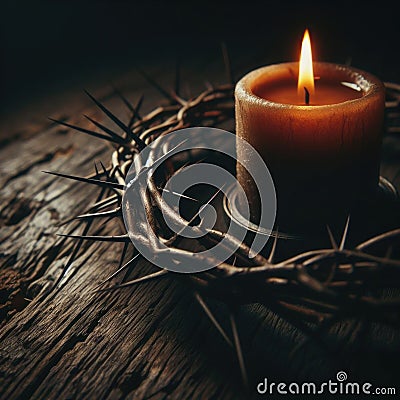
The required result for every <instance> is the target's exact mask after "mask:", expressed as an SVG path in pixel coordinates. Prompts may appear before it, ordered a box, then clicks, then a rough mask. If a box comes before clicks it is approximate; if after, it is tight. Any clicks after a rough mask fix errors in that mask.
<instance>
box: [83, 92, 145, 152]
mask: <svg viewBox="0 0 400 400" xmlns="http://www.w3.org/2000/svg"><path fill="white" fill-rule="evenodd" d="M85 93H86V94H87V95H88V96H89V97H90V99H91V100H92V101H93V102H94V103H95V104H96V105H97V107H99V108H100V110H101V111H103V112H104V114H106V115H107V117H108V118H110V119H111V120H112V121H113V122H114V123H115V124H116V125H118V126H119V127H120V128H121V129H122V130H123V131H124V132H125V133H126V134H127V135H128V137H129V136H130V137H132V139H133V140H134V141H135V143H136V144H137V145H138V147H139V150H143V149H144V148H145V147H146V143H145V142H143V140H142V139H140V138H139V137H138V136H137V135H135V134H134V133H133V132H132V130H131V129H129V127H127V126H126V125H125V124H124V123H123V122H122V121H121V120H119V119H118V118H117V117H116V116H115V115H114V114H113V113H112V112H111V111H110V110H109V109H108V108H106V107H105V106H104V105H103V104H102V103H100V101H98V100H97V99H96V98H95V97H93V96H92V95H91V94H90V93H89V92H88V91H86V90H85Z"/></svg>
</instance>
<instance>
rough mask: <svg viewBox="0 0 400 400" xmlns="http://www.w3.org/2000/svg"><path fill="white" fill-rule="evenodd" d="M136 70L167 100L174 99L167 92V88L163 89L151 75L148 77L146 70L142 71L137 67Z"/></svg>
mask: <svg viewBox="0 0 400 400" xmlns="http://www.w3.org/2000/svg"><path fill="white" fill-rule="evenodd" d="M138 72H139V73H140V75H142V76H143V78H145V79H146V81H147V82H149V83H150V85H152V86H153V87H154V88H155V89H157V90H158V92H160V93H161V94H162V95H163V96H164V97H166V98H167V99H168V100H170V101H174V99H173V97H172V96H171V95H170V94H169V92H168V91H167V90H165V89H164V88H163V87H162V86H161V85H160V84H159V83H158V82H156V81H155V80H154V79H153V78H152V77H150V76H149V75H147V73H146V72H144V71H143V70H142V69H138Z"/></svg>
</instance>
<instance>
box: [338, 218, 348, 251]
mask: <svg viewBox="0 0 400 400" xmlns="http://www.w3.org/2000/svg"><path fill="white" fill-rule="evenodd" d="M349 224H350V215H349V216H348V217H347V220H346V225H345V227H344V230H343V236H342V240H341V242H340V246H339V250H343V249H344V245H345V243H346V238H347V232H348V230H349Z"/></svg>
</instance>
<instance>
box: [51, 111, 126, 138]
mask: <svg viewBox="0 0 400 400" xmlns="http://www.w3.org/2000/svg"><path fill="white" fill-rule="evenodd" d="M49 120H50V121H53V122H55V123H56V124H59V125H64V126H66V127H67V128H71V129H75V130H76V131H79V132H82V133H86V134H88V135H91V136H95V137H97V138H99V139H103V140H108V141H109V142H114V143H117V144H122V142H121V140H116V139H114V138H112V137H110V136H107V135H103V134H102V133H99V132H94V131H91V130H89V129H85V128H81V127H80V126H76V125H71V124H69V123H68V122H63V121H59V120H57V119H53V118H50V117H49Z"/></svg>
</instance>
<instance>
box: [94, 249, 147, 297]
mask: <svg viewBox="0 0 400 400" xmlns="http://www.w3.org/2000/svg"><path fill="white" fill-rule="evenodd" d="M125 246H126V247H127V243H125ZM139 256H140V253H138V254H136V255H135V256H134V257H133V258H132V259H130V260H129V261H128V262H127V263H126V264H125V265H123V266H121V262H120V266H119V268H118V269H117V270H116V271H115V272H113V273H112V274H111V275H110V276H109V277H108V278H107V279H105V280H104V281H102V282H101V283H99V284H98V285H97V287H96V288H95V289H94V290H97V289H98V288H99V287H101V286H103V285H104V284H105V283H107V282H109V281H110V280H111V279H113V278H114V277H115V276H117V275H118V274H120V273H121V272H122V271H123V270H124V269H126V268H128V267H129V266H130V265H132V263H133V262H134V261H135V260H136V259H137V258H138V257H139ZM121 261H123V257H121Z"/></svg>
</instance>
